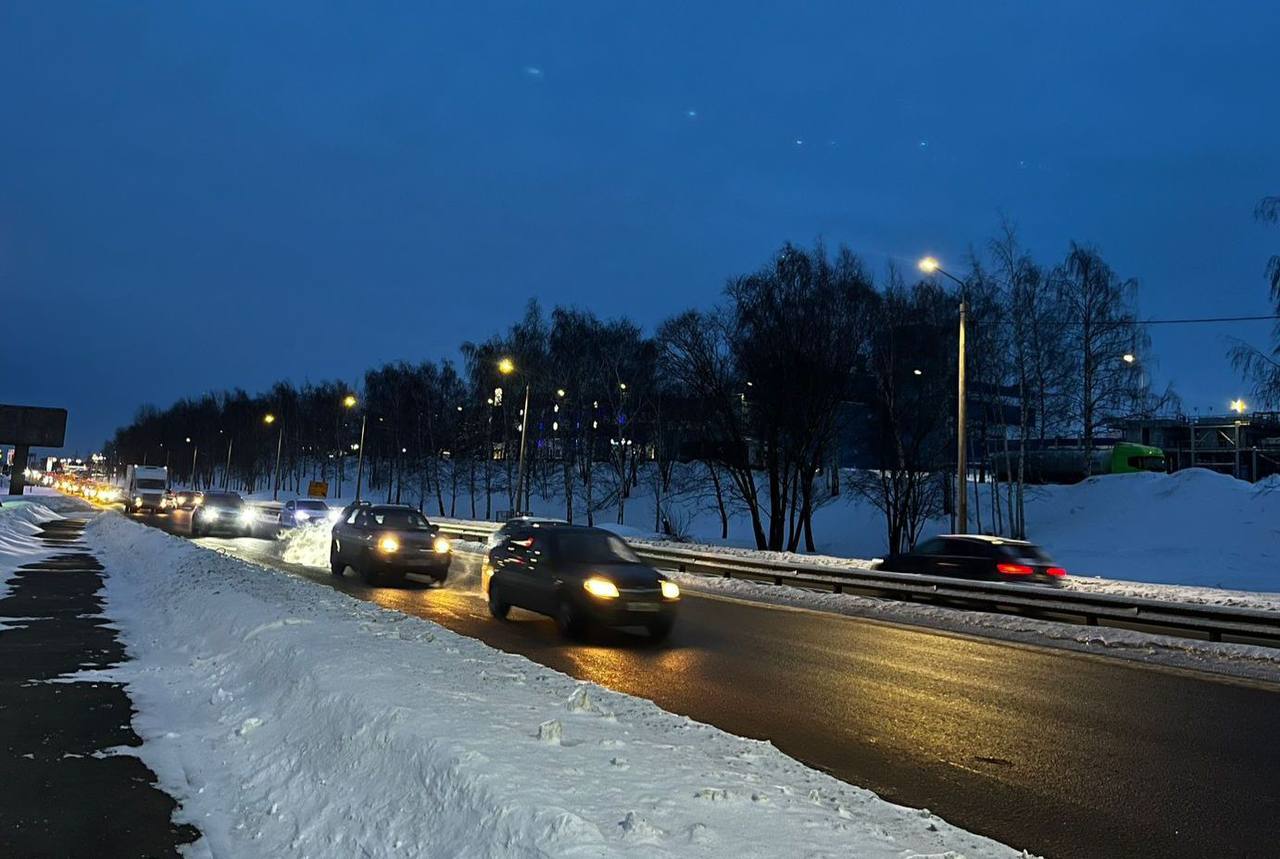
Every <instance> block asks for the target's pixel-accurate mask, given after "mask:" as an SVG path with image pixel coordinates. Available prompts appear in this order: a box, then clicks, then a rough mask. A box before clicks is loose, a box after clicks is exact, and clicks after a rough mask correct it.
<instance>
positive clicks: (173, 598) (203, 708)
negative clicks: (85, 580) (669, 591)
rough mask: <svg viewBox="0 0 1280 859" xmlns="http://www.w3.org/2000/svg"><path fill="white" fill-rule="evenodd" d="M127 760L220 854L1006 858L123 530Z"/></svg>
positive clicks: (515, 661) (566, 689)
mask: <svg viewBox="0 0 1280 859" xmlns="http://www.w3.org/2000/svg"><path fill="white" fill-rule="evenodd" d="M86 539H87V540H88V541H89V542H90V544H91V545H92V546H93V548H94V549H95V551H96V552H97V554H98V557H99V558H100V559H101V560H102V561H103V562H104V564H105V565H106V567H107V570H108V572H109V577H108V579H107V611H108V613H109V614H110V616H111V617H112V618H113V619H114V620H115V621H116V622H117V623H118V624H119V625H120V627H121V630H122V636H123V638H124V640H125V642H126V644H127V646H128V649H129V652H130V654H131V656H133V657H134V660H133V661H130V662H128V663H125V664H124V665H122V666H120V667H119V668H117V669H113V670H112V671H111V672H108V675H109V676H111V677H113V678H115V679H120V680H123V681H124V682H127V683H128V684H129V688H130V693H131V695H132V696H133V698H134V700H135V702H136V703H137V705H138V708H139V714H138V716H137V718H136V720H135V727H136V729H137V730H138V732H139V734H141V735H142V736H143V738H144V739H145V744H144V746H143V747H142V749H141V750H140V753H141V755H142V757H143V758H144V759H145V760H146V761H147V763H148V764H150V765H151V766H152V768H153V769H154V770H155V771H156V772H157V773H158V774H159V776H160V779H161V781H162V783H163V785H164V787H165V788H166V789H167V790H169V791H171V792H173V793H174V794H175V795H176V796H178V798H179V799H180V800H181V802H182V803H183V807H182V811H181V812H180V814H181V816H182V817H183V818H184V819H187V820H190V821H191V822H193V823H195V824H196V825H198V826H199V827H200V828H201V830H202V831H203V832H204V833H205V837H206V840H205V841H204V842H202V844H201V845H198V846H197V849H203V850H205V851H206V852H207V853H209V854H212V855H234V856H273V857H274V856H304V855H311V856H317V855H327V856H334V855H345V856H356V855H360V856H391V855H416V856H440V857H446V856H447V857H454V856H526V857H545V856H593V857H598V856H645V857H653V856H657V857H661V856H682V857H683V856H713V857H734V859H739V857H752V856H760V857H776V856H784V855H785V856H800V855H808V856H819V855H822V856H834V855H841V856H847V855H857V856H883V857H901V856H906V855H915V854H930V855H941V854H946V853H947V851H954V852H955V853H963V854H964V855H966V856H970V857H980V856H1013V855H1017V854H1015V853H1014V851H1012V850H1010V849H1009V848H1007V847H1004V846H1002V845H1000V844H997V843H995V842H993V841H990V840H989V839H986V838H982V837H980V836H976V835H972V834H970V833H967V832H964V831H962V830H959V829H956V828H955V827H952V826H950V825H949V824H947V823H945V822H943V821H942V820H940V819H938V818H936V817H934V816H933V815H931V814H929V813H928V812H926V811H916V810H912V809H906V808H902V807H899V806H895V805H892V804H890V803H887V802H884V801H882V800H880V799H879V798H878V797H876V796H875V795H874V794H873V793H871V792H869V791H866V790H863V789H860V788H856V787H851V786H849V785H847V784H844V783H842V782H840V781H837V780H836V779H833V778H831V777H829V776H827V775H824V774H822V773H820V772H817V771H815V770H812V769H809V768H807V767H804V766H803V765H801V764H799V763H798V762H796V761H794V760H792V759H791V758H788V757H786V756H785V755H783V754H781V753H780V752H778V751H777V750H776V749H774V748H773V747H772V746H771V745H769V744H768V743H762V742H756V741H752V740H745V739H741V738H738V737H734V736H731V735H728V734H725V733H723V732H722V731H719V730H718V729H715V728H712V727H710V726H708V725H704V724H700V723H698V722H694V721H692V720H689V719H687V718H682V717H678V716H674V715H672V714H670V713H667V712H665V711H663V710H661V709H659V708H658V707H657V706H656V705H654V704H652V703H651V702H648V701H644V700H641V699H637V698H633V697H631V696H627V695H623V694H619V693H615V692H610V691H608V690H605V689H602V688H600V687H597V686H595V685H592V684H581V683H578V682H576V681H574V680H573V679H572V678H569V677H566V676H565V675H562V674H560V673H558V672H555V671H552V670H550V669H547V668H543V667H542V666H539V665H537V664H535V663H532V662H529V661H528V660H526V659H524V658H523V657H519V656H514V655H509V654H504V653H502V652H500V651H497V650H494V649H492V648H490V647H488V646H486V645H484V644H482V643H480V642H478V641H475V640H472V639H468V638H464V637H462V636H459V635H456V634H454V633H451V632H449V631H448V630H445V629H443V628H442V627H440V626H437V625H435V624H433V623H430V622H428V621H424V620H420V619H417V618H412V617H408V616H405V615H402V614H400V613H398V612H393V611H388V610H385V609H380V608H378V607H376V606H374V605H371V604H369V603H363V602H360V601H357V600H354V599H352V598H350V597H348V596H346V595H344V594H342V593H340V592H337V591H333V590H330V589H328V588H322V587H317V586H315V585H314V584H312V583H309V582H307V581H305V580H303V579H300V578H297V577H292V576H288V575H285V574H282V573H278V572H274V571H269V570H264V569H263V568H262V567H259V566H255V565H251V564H247V563H244V562H242V561H239V560H237V559H235V558H231V557H228V556H226V555H222V554H219V553H216V552H212V551H209V550H207V549H204V548H201V547H199V546H196V545H194V544H191V543H188V542H185V541H182V540H178V539H176V538H173V537H170V536H168V535H165V534H163V533H160V532H159V531H156V530H153V529H147V528H144V527H142V526H140V525H138V524H136V523H132V522H129V521H127V520H125V519H123V518H121V517H119V516H100V517H98V519H97V520H96V521H95V522H94V523H92V525H91V526H90V527H89V528H88V529H87V531H86Z"/></svg>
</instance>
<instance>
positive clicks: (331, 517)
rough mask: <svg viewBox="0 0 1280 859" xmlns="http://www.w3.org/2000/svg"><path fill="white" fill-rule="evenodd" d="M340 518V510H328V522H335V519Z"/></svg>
mask: <svg viewBox="0 0 1280 859" xmlns="http://www.w3.org/2000/svg"><path fill="white" fill-rule="evenodd" d="M341 518H342V511H341V510H330V511H329V521H330V522H337V521H338V520H339V519H341Z"/></svg>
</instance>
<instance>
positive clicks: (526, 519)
mask: <svg viewBox="0 0 1280 859" xmlns="http://www.w3.org/2000/svg"><path fill="white" fill-rule="evenodd" d="M568 524H569V523H568V522H567V521H565V520H564V519H556V518H554V517H551V516H512V517H511V518H510V519H508V520H507V521H506V522H504V523H503V525H568Z"/></svg>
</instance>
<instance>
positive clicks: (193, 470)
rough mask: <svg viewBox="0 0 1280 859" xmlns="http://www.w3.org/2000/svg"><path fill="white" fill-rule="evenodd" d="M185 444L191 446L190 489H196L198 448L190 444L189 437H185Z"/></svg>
mask: <svg viewBox="0 0 1280 859" xmlns="http://www.w3.org/2000/svg"><path fill="white" fill-rule="evenodd" d="M187 444H190V445H191V488H192V489H195V488H196V454H197V453H199V451H200V447H199V446H198V445H195V444H191V436H187Z"/></svg>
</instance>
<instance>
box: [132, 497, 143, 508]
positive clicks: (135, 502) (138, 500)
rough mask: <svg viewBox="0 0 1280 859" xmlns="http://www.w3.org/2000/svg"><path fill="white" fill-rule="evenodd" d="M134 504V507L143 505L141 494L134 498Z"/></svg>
mask: <svg viewBox="0 0 1280 859" xmlns="http://www.w3.org/2000/svg"><path fill="white" fill-rule="evenodd" d="M133 506H134V507H141V506H142V496H141V495H139V496H138V497H137V498H135V499H133Z"/></svg>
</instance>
